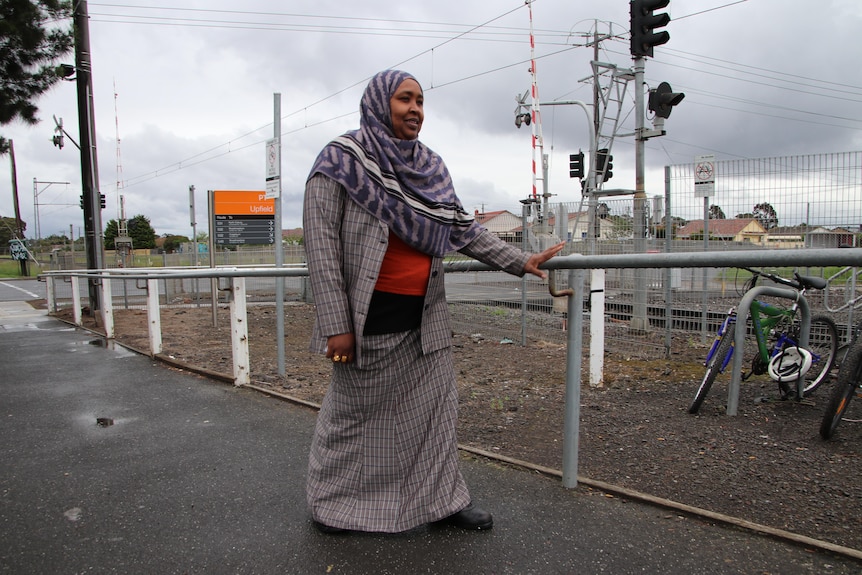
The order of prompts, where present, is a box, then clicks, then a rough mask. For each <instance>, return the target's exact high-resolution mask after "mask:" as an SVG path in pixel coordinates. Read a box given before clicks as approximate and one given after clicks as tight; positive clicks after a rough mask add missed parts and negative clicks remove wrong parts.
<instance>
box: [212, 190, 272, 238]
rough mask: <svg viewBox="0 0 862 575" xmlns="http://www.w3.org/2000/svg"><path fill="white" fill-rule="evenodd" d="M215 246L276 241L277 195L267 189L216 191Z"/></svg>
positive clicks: (214, 199)
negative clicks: (269, 196) (270, 194)
mask: <svg viewBox="0 0 862 575" xmlns="http://www.w3.org/2000/svg"><path fill="white" fill-rule="evenodd" d="M212 195H213V198H212V205H213V220H214V221H213V230H215V235H214V236H213V237H214V240H215V245H219V246H224V245H243V244H257V245H272V244H274V243H275V235H276V231H275V201H276V200H275V198H269V199H267V197H266V192H265V191H263V190H260V191H258V190H253V191H243V190H213V191H212Z"/></svg>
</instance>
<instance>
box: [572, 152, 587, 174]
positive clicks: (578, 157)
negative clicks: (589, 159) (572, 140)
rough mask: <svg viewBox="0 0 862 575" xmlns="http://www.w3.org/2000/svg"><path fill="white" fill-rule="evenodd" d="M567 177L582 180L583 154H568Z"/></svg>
mask: <svg viewBox="0 0 862 575" xmlns="http://www.w3.org/2000/svg"><path fill="white" fill-rule="evenodd" d="M569 177H570V178H578V179H582V178H583V177H584V153H583V152H581V151H579V152H578V153H577V154H569Z"/></svg>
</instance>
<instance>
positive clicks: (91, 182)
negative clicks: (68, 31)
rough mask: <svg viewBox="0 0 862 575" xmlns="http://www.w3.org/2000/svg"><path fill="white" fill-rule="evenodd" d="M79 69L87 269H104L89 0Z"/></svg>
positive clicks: (93, 293) (80, 20)
mask: <svg viewBox="0 0 862 575" xmlns="http://www.w3.org/2000/svg"><path fill="white" fill-rule="evenodd" d="M74 31H75V71H76V77H77V88H78V130H79V140H80V148H81V189H82V191H83V204H84V241H85V245H86V250H87V269H90V270H99V269H104V267H105V265H104V261H105V257H104V246H103V240H102V202H101V194H100V193H99V166H98V158H97V154H96V122H95V118H94V111H93V77H92V61H91V52H90V24H89V13H88V10H87V0H78V1H77V2H76V4H75V13H74ZM87 284H88V285H87V287H88V293H89V296H90V313H91V314H95V312H96V310H97V309H99V307H100V305H99V290H98V280H97V279H95V278H89V279H88V281H87Z"/></svg>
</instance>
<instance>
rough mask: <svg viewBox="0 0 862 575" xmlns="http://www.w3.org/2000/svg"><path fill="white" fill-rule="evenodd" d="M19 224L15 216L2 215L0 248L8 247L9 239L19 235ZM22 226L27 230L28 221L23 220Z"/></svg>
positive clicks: (0, 221)
mask: <svg viewBox="0 0 862 575" xmlns="http://www.w3.org/2000/svg"><path fill="white" fill-rule="evenodd" d="M17 226H18V224H17V223H15V218H4V217H3V216H0V248H8V247H9V240H11V239H12V238H15V237H17V233H16V232H17ZM21 226H22V227H23V228H24V229H25V230H26V229H27V222H24V221H22V222H21Z"/></svg>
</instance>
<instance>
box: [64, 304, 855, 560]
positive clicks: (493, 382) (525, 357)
mask: <svg viewBox="0 0 862 575" xmlns="http://www.w3.org/2000/svg"><path fill="white" fill-rule="evenodd" d="M248 314H249V318H248V325H249V345H250V353H251V366H252V367H251V377H252V381H253V382H254V383H256V384H257V385H263V386H269V387H271V388H273V389H276V390H278V391H280V392H283V393H286V394H289V395H291V396H293V397H296V398H299V399H304V400H307V401H311V402H315V403H319V402H320V401H321V399H322V398H323V395H324V393H325V391H326V387H327V383H328V381H329V374H330V369H331V366H330V364H329V362H328V361H327V360H325V359H324V358H323V357H322V356H318V355H313V354H311V353H309V352H308V351H307V349H308V339H309V335H310V333H311V325H312V320H313V317H312V316H313V309H312V307H310V306H307V305H303V304H299V305H287V306H286V308H285V358H284V361H285V373H286V375H285V376H284V377H281V376H279V375H278V359H277V344H276V341H275V333H276V317H275V307H272V306H270V307H265V306H254V307H250V308H249V310H248ZM59 315H61V316H63V315H65V316H66V318H67V319H68V318H69V317H70V316H71V314H70V313H69V312H68V311H65V312H61V313H60V314H59ZM86 322H89V323H90V326H91V327H95V326H94V325H93V324H92V319H91V318H89V316H87V318H86ZM161 322H162V330H163V336H162V337H163V355H165V356H167V357H169V358H172V359H174V360H176V361H179V362H182V363H185V364H188V365H192V366H199V367H201V368H204V369H206V370H209V371H212V372H218V373H222V374H225V376H227V377H229V376H230V374H231V373H232V359H231V346H230V328H229V318H228V312H227V310H225V309H219V310H218V312H217V327H215V328H214V327H213V316H212V310H211V309H210V308H209V307H200V308H183V309H165V310H163V311H162V314H161ZM115 325H116V337H117V340H118V341H120V342H122V343H125V344H127V345H130V346H132V347H134V348H137V349H139V350H147V349H148V343H147V318H146V312H145V311H138V310H116V311H115ZM96 329H98V328H96ZM480 333H481V326H475V331H474V332H473V334H472V335H465V334H456V335H455V336H454V339H453V344H454V347H453V350H454V353H455V365H456V370H457V375H458V386H459V391H460V418H459V429H458V432H459V439H460V442H461V443H462V444H464V445H468V446H473V447H477V448H480V449H483V450H486V451H489V452H493V453H497V454H500V455H504V456H507V457H511V458H516V459H520V460H523V461H528V462H530V463H534V464H537V465H541V466H544V467H550V468H553V469H558V470H559V469H561V468H562V449H563V446H562V433H563V418H564V405H565V365H566V348H565V342H564V339H565V336H564V334H563V333H562V332H560V335H559V340H558V341H543V342H537V343H533V344H531V345H528V346H526V347H521V346H518V345H513V344H508V343H501V342H499V341H494V340H490V339H487V338H484V337H482V336H481V335H479V334H480ZM621 355H623V354H620V353H615V354H612V355H609V357H607V359H606V364H605V367H606V371H605V374H606V375H605V386H604V388H602V389H594V388H591V387H589V385H587V384H586V383H585V384H584V385H583V386H582V388H581V412H580V421H581V424H580V442H579V446H580V447H579V458H578V460H579V475H581V476H584V477H587V478H589V479H593V480H599V481H604V482H608V483H612V484H615V485H619V486H623V487H626V488H629V489H634V490H637V491H640V492H644V493H648V494H650V495H653V496H656V497H662V498H667V499H670V500H673V501H676V502H680V503H684V504H688V505H692V506H696V507H700V508H703V509H708V510H710V511H714V512H718V513H724V514H727V515H731V516H734V517H738V518H742V519H746V520H749V521H753V522H756V523H760V524H763V525H768V526H771V527H775V528H779V529H785V530H788V531H791V532H794V533H797V534H801V535H807V536H810V537H814V538H817V539H821V540H825V541H829V542H832V543H835V544H839V545H844V546H847V547H851V548H854V549H862V482H860V481H859V477H862V441H860V440H862V429H860V427H859V425H858V424H853V423H849V422H848V423H846V424H842V427H841V428H840V430H839V433H838V434H837V435H836V437H835V438H834V439H833V440H831V441H822V440H821V439H820V438H819V436H818V428H819V423H820V418H821V416H822V413H823V409H824V407H825V404H826V402H827V401H828V398H829V394H830V392H831V388H830V386H829V385H826V384H824V387H823V388H821V389H820V390H819V391H818V392H817V393H816V394H815V396H813V397H812V398H811V400H810V401H806V402H802V403H797V402H795V401H778V393H777V391H778V390H777V388H776V386H775V385H774V384H773V383H772V382H771V381H769V380H768V379H762V378H761V379H758V378H752V379H751V380H749V381H747V382H745V383H743V388H742V392H741V395H740V402H739V413H738V415H737V416H736V417H729V416H727V415H725V414H724V404H725V402H726V387H724V386H723V385H720V384H719V383H717V384H716V386H715V388H714V389H713V391H712V393H711V394H710V396H709V397H708V398H707V401H706V403H705V404H704V406H703V408H702V409H701V414H700V415H697V416H692V415H689V414H688V413H687V412H686V410H687V408H688V405H689V403H690V401H691V399H692V396H693V394H694V390H695V388H696V386H697V383H699V380H700V377H701V376H702V372H703V368H702V367H701V366H700V365H699V364H697V363H696V362H695V361H694V360H695V358H700V357H702V356H703V355H705V352H704V350H702V349H690V350H685V349H683V350H676V351H675V353H674V357H673V358H672V359H670V360H664V359H662V360H651V361H641V360H635V359H631V360H627V359H626V358H624V357H620V356H621ZM689 357H690V358H692V359H689V360H686V359H685V358H689ZM584 366H585V369H586V361H584ZM583 380H584V381H585V382H586V381H588V380H587V376H586V373H584V377H583ZM764 400H765V401H764Z"/></svg>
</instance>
